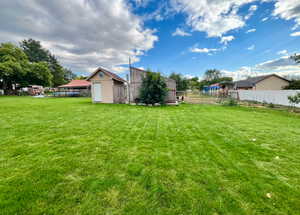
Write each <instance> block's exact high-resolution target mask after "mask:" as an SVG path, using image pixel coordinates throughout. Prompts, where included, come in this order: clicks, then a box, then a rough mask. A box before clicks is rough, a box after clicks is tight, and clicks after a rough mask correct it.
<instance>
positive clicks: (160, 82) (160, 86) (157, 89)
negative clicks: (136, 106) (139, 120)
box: [139, 71, 168, 105]
mask: <svg viewBox="0 0 300 215" xmlns="http://www.w3.org/2000/svg"><path fill="white" fill-rule="evenodd" d="M167 91H168V90H167V84H166V82H165V79H164V77H162V76H161V74H160V73H158V72H151V71H147V72H146V76H145V77H144V78H143V81H142V86H141V89H140V98H139V99H140V102H142V103H145V104H147V105H149V104H152V105H154V104H155V103H160V104H164V103H165V98H166V96H167Z"/></svg>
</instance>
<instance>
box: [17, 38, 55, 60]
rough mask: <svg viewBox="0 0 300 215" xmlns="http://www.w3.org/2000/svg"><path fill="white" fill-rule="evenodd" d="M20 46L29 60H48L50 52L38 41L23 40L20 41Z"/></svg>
mask: <svg viewBox="0 0 300 215" xmlns="http://www.w3.org/2000/svg"><path fill="white" fill-rule="evenodd" d="M20 46H21V48H22V49H23V51H24V52H25V54H26V55H27V56H28V58H29V61H30V62H36V63H37V62H41V61H45V62H49V55H50V52H49V51H48V50H46V49H44V48H43V47H42V45H41V43H40V41H37V40H34V39H28V40H23V41H22V42H20Z"/></svg>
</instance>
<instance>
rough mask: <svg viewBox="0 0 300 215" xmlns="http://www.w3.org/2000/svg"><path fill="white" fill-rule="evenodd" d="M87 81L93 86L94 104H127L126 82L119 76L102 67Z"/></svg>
mask: <svg viewBox="0 0 300 215" xmlns="http://www.w3.org/2000/svg"><path fill="white" fill-rule="evenodd" d="M86 81H89V82H91V84H92V88H91V92H92V100H93V102H94V103H125V102H126V99H127V96H126V81H125V80H124V79H122V78H121V77H119V76H118V75H116V74H114V73H112V72H110V71H108V70H106V69H103V68H101V67H100V68H98V69H97V70H96V71H95V72H93V73H92V74H91V75H90V76H89V77H88V78H87V79H86Z"/></svg>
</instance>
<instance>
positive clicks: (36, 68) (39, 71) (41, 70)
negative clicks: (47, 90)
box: [25, 62, 53, 87]
mask: <svg viewBox="0 0 300 215" xmlns="http://www.w3.org/2000/svg"><path fill="white" fill-rule="evenodd" d="M52 78H53V76H52V74H51V71H50V69H49V67H48V64H47V63H46V62H38V63H32V64H30V70H29V72H28V73H27V74H26V76H25V79H26V80H27V83H28V85H41V86H45V87H49V86H51V85H52Z"/></svg>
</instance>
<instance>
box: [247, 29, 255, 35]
mask: <svg viewBox="0 0 300 215" xmlns="http://www.w3.org/2000/svg"><path fill="white" fill-rule="evenodd" d="M255 31H256V29H255V28H252V29H249V30H248V31H246V33H247V34H249V33H253V32H255Z"/></svg>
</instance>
